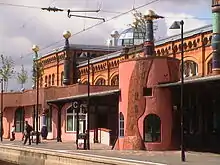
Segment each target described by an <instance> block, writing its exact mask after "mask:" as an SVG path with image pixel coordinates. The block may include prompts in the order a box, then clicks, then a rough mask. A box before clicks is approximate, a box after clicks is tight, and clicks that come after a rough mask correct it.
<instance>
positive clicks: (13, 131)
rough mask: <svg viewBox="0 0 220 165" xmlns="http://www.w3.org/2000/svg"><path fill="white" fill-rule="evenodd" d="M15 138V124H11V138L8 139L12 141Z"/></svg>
mask: <svg viewBox="0 0 220 165" xmlns="http://www.w3.org/2000/svg"><path fill="white" fill-rule="evenodd" d="M14 140H15V126H14V125H12V127H11V139H10V141H14Z"/></svg>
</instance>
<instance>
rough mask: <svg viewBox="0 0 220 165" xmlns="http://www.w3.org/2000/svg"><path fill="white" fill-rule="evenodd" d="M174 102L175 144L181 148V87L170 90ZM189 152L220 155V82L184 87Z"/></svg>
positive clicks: (185, 85)
mask: <svg viewBox="0 0 220 165" xmlns="http://www.w3.org/2000/svg"><path fill="white" fill-rule="evenodd" d="M170 88H171V90H172V100H173V107H174V108H173V118H174V124H173V125H174V127H173V140H174V141H176V142H177V143H176V145H179V146H180V130H181V128H180V117H181V113H180V84H178V85H175V86H172V87H170ZM183 115H184V143H185V148H186V150H193V151H200V152H214V153H220V80H215V81H214V80H210V81H208V80H207V81H197V82H193V81H192V82H191V83H186V84H184V114H183Z"/></svg>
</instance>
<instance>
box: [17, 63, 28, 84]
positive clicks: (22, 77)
mask: <svg viewBox="0 0 220 165" xmlns="http://www.w3.org/2000/svg"><path fill="white" fill-rule="evenodd" d="M27 80H28V72H27V71H26V70H25V69H24V65H21V71H20V72H19V73H17V81H18V83H19V84H21V88H24V84H25V83H26V82H27Z"/></svg>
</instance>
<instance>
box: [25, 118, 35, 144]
mask: <svg viewBox="0 0 220 165" xmlns="http://www.w3.org/2000/svg"><path fill="white" fill-rule="evenodd" d="M32 130H33V128H32V127H31V126H30V125H29V124H28V121H25V130H24V145H25V144H26V143H27V140H28V142H29V145H31V131H32Z"/></svg>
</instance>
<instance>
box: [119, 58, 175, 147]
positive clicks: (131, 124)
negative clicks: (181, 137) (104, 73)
mask: <svg viewBox="0 0 220 165" xmlns="http://www.w3.org/2000/svg"><path fill="white" fill-rule="evenodd" d="M178 70H179V61H178V60H176V59H174V58H167V57H142V58H136V59H128V60H125V61H123V62H121V63H120V65H119V82H120V83H119V88H120V90H121V95H120V99H119V137H118V140H117V142H116V145H115V149H119V150H124V149H125V150H127V149H131V150H145V149H147V150H168V149H172V148H175V146H173V142H172V139H173V137H172V128H173V117H172V109H173V106H172V99H171V91H170V90H169V89H165V88H157V87H156V85H158V84H159V83H166V82H173V81H177V80H178V79H179V72H178Z"/></svg>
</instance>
